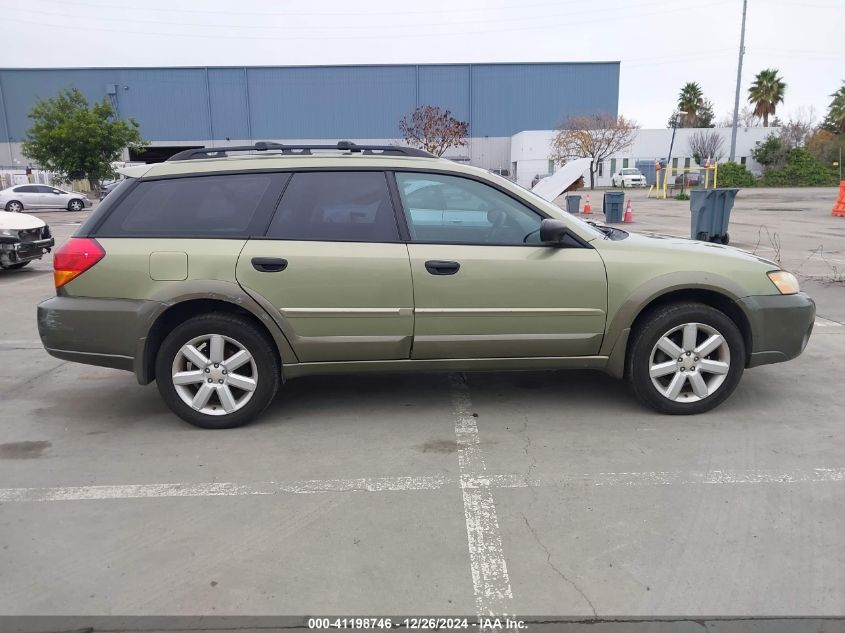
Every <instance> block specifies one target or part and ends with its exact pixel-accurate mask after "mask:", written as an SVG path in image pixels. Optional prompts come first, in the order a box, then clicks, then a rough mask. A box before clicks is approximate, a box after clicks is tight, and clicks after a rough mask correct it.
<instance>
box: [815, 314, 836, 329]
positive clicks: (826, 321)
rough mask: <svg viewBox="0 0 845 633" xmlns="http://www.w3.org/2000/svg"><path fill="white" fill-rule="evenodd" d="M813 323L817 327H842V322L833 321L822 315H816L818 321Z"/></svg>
mask: <svg viewBox="0 0 845 633" xmlns="http://www.w3.org/2000/svg"><path fill="white" fill-rule="evenodd" d="M813 325H815V326H816V327H842V324H841V323H839V322H838V321H831V320H830V319H825V318H822V317H820V316H817V317H816V321H815V323H814V324H813Z"/></svg>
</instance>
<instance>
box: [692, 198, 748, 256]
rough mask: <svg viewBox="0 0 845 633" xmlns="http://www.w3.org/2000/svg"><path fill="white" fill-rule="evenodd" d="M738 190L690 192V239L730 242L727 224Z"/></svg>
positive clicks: (721, 242)
mask: <svg viewBox="0 0 845 633" xmlns="http://www.w3.org/2000/svg"><path fill="white" fill-rule="evenodd" d="M738 191H739V189H729V188H725V189H693V190H692V191H690V202H689V206H690V239H693V240H701V241H702V242H717V243H720V244H727V243H728V242H730V235H729V234H728V224H729V223H730V220H731V209H733V206H734V200H735V199H736V194H737V192H738Z"/></svg>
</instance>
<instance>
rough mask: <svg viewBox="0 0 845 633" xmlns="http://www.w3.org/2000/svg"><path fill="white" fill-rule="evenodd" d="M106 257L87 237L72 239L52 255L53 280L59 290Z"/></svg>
mask: <svg viewBox="0 0 845 633" xmlns="http://www.w3.org/2000/svg"><path fill="white" fill-rule="evenodd" d="M105 256H106V251H104V250H103V247H102V246H100V245H99V244H98V243H97V240H92V239H89V238H87V237H72V238H70V239H69V240H68V241H67V242H65V243H64V244H62V245H61V247H59V249H58V250H57V251H56V252H55V253H54V254H53V278H54V279H55V280H56V288H61V287H62V286H64V285H65V284H66V283H67V282H69V281H70V280H71V279H75V278H76V277H78V276H79V275H81V274H82V273H84V272H85V271H86V270H88V269H89V268H91V266H93V265H94V264H96V263H97V262H98V261H100V260H101V259H103V257H105Z"/></svg>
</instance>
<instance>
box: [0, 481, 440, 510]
mask: <svg viewBox="0 0 845 633" xmlns="http://www.w3.org/2000/svg"><path fill="white" fill-rule="evenodd" d="M454 483H455V480H454V479H453V478H451V477H447V476H445V475H444V476H438V475H435V476H420V477H368V478H360V479H306V480H303V481H292V482H288V483H284V482H275V481H265V482H259V483H253V484H236V483H225V482H206V483H193V484H188V483H182V484H180V483H176V484H128V485H117V486H65V487H58V488H0V503H3V502H9V501H89V500H104V499H147V498H159V497H221V496H222V497H239V496H251V495H277V494H281V493H289V494H314V493H320V492H393V491H407V490H438V489H440V488H443V487H445V486H447V485H449V484H454Z"/></svg>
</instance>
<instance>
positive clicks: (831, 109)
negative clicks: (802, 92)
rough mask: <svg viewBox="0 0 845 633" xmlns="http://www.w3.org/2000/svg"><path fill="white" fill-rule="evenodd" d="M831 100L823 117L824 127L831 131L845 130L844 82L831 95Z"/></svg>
mask: <svg viewBox="0 0 845 633" xmlns="http://www.w3.org/2000/svg"><path fill="white" fill-rule="evenodd" d="M830 96H831V97H833V100H832V101H831V102H830V106H828V109H827V116H826V117H825V118H824V127H826V128H828V129H830V130H831V131H833V132H845V83H843V85H842V87H841V88H839V90H837V91H836V92H834V93H833V94H832V95H830Z"/></svg>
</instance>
